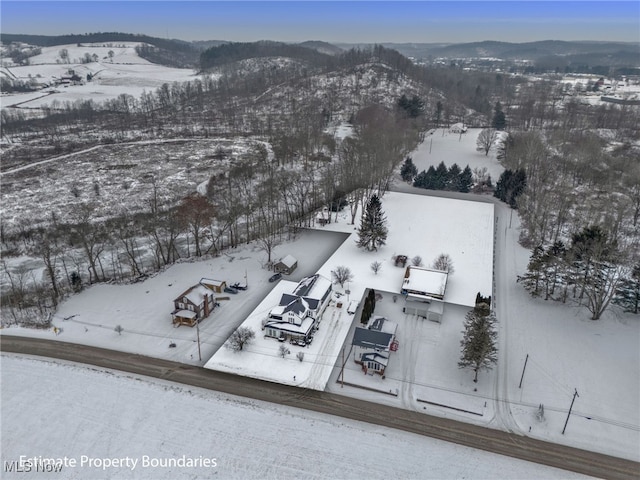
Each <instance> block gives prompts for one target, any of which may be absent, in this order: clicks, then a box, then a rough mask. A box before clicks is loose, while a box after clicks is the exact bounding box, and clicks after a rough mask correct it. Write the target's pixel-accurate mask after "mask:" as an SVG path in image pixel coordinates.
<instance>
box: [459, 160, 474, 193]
mask: <svg viewBox="0 0 640 480" xmlns="http://www.w3.org/2000/svg"><path fill="white" fill-rule="evenodd" d="M471 187H473V173H472V172H471V168H469V165H467V166H466V167H464V170H462V173H461V174H460V181H459V182H458V191H459V192H462V193H468V192H470V191H471Z"/></svg>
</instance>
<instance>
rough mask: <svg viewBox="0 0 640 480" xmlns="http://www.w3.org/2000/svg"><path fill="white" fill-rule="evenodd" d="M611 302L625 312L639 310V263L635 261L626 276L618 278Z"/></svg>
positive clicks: (636, 312) (636, 311)
mask: <svg viewBox="0 0 640 480" xmlns="http://www.w3.org/2000/svg"><path fill="white" fill-rule="evenodd" d="M613 303H615V304H616V305H619V306H621V307H622V308H623V309H624V311H625V312H630V313H635V314H638V312H640V263H636V265H635V266H634V267H633V270H632V271H631V274H630V275H629V277H628V278H623V279H621V280H620V286H619V287H618V289H617V290H616V294H615V296H614V298H613Z"/></svg>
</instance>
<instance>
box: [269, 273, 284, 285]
mask: <svg viewBox="0 0 640 480" xmlns="http://www.w3.org/2000/svg"><path fill="white" fill-rule="evenodd" d="M281 278H282V274H281V273H274V274H273V275H271V276H270V277H269V282H270V283H273V282H276V281H278V280H280V279H281Z"/></svg>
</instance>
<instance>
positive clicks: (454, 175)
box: [445, 163, 462, 192]
mask: <svg viewBox="0 0 640 480" xmlns="http://www.w3.org/2000/svg"><path fill="white" fill-rule="evenodd" d="M461 173H462V171H461V170H460V167H459V166H458V164H457V163H454V164H453V165H451V166H450V167H449V171H448V172H447V184H446V185H445V189H446V190H450V191H452V192H459V191H460V174H461Z"/></svg>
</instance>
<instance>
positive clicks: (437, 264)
mask: <svg viewBox="0 0 640 480" xmlns="http://www.w3.org/2000/svg"><path fill="white" fill-rule="evenodd" d="M432 268H435V269H436V270H442V271H443V272H447V273H448V274H449V275H452V274H453V272H454V269H453V260H451V257H450V256H449V254H448V253H441V254H440V255H438V256H437V257H436V258H435V260H434V261H433V265H432Z"/></svg>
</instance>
